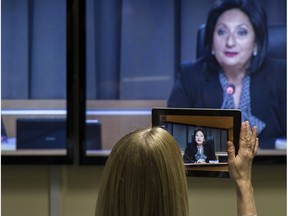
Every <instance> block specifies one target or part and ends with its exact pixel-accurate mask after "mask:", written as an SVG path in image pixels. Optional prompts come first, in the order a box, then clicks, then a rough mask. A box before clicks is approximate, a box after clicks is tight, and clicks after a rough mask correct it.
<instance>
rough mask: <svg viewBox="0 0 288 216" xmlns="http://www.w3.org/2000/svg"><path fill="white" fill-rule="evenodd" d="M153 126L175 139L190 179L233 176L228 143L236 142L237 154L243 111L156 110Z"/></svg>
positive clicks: (154, 111) (153, 114)
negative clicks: (228, 157) (229, 161)
mask: <svg viewBox="0 0 288 216" xmlns="http://www.w3.org/2000/svg"><path fill="white" fill-rule="evenodd" d="M152 126H153V127H156V126H158V127H161V128H164V129H166V130H167V131H168V132H169V133H170V134H171V135H172V136H173V137H174V138H175V140H176V141H177V143H178V145H179V148H180V151H181V154H182V158H183V163H184V164H185V168H186V170H187V175H188V176H199V177H224V178H227V177H229V172H228V163H227V151H226V143H227V141H228V140H230V141H232V142H233V143H234V145H235V149H236V151H235V153H236V154H237V152H238V149H239V135H240V128H241V111H240V110H237V109H233V110H232V109H231V110H230V109H196V108H162V107H155V108H153V109H152ZM199 131H200V132H199ZM201 136H202V139H203V141H202V142H201V138H199V137H201ZM202 144H203V145H202ZM201 146H202V147H201Z"/></svg>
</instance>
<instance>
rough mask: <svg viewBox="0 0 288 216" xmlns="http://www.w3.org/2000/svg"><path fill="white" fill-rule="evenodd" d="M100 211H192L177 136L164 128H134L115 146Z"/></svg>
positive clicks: (129, 214) (127, 215)
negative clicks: (189, 209)
mask: <svg viewBox="0 0 288 216" xmlns="http://www.w3.org/2000/svg"><path fill="white" fill-rule="evenodd" d="M101 180H102V181H101V184H100V190H99V194H98V201H97V208H96V215H97V216H101V215H102V216H109V215H115V216H116V215H123V216H136V215H137V216H140V215H147V216H148V215H149V216H153V215H157V216H159V215H165V216H169V215H171V216H172V215H177V216H181V215H182V216H186V215H188V196H187V182H186V174H185V170H184V164H183V160H182V156H181V153H180V151H179V148H178V145H177V143H176V141H175V139H174V138H173V137H172V136H171V135H170V134H169V133H168V132H167V131H166V130H164V129H162V128H149V129H141V130H137V131H134V132H132V133H129V134H127V135H126V136H124V137H123V138H122V139H121V140H119V142H118V143H117V144H116V145H115V146H114V148H113V150H112V152H111V154H110V156H109V158H108V160H107V162H106V166H105V170H104V173H103V176H102V179H101Z"/></svg>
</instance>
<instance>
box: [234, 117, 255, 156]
mask: <svg viewBox="0 0 288 216" xmlns="http://www.w3.org/2000/svg"><path fill="white" fill-rule="evenodd" d="M258 146H259V140H258V138H257V127H256V126H254V127H253V128H252V132H251V130H250V124H249V122H248V121H245V122H242V124H241V131H240V140H239V149H240V150H241V151H245V152H246V151H247V152H248V153H249V155H250V154H251V153H252V154H253V157H254V156H255V155H256V153H257V151H258Z"/></svg>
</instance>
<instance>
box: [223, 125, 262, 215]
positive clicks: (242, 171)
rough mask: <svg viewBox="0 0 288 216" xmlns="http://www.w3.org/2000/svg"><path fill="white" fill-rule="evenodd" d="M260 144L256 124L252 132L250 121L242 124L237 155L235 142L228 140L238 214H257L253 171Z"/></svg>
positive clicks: (231, 174) (229, 164)
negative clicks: (252, 179)
mask: <svg viewBox="0 0 288 216" xmlns="http://www.w3.org/2000/svg"><path fill="white" fill-rule="evenodd" d="M258 144H259V142H258V138H257V128H256V127H255V126H254V127H253V128H252V133H251V131H250V124H249V122H248V121H246V122H243V123H242V125H241V131H240V140H239V150H238V154H237V155H236V156H235V147H234V145H233V143H232V142H230V141H228V142H227V152H228V167H229V174H230V177H231V178H232V179H233V180H234V182H235V186H236V194H237V215H238V216H256V215H257V210H256V205H255V200H254V191H253V186H252V182H251V171H252V162H253V158H254V157H255V155H256V153H257V150H258Z"/></svg>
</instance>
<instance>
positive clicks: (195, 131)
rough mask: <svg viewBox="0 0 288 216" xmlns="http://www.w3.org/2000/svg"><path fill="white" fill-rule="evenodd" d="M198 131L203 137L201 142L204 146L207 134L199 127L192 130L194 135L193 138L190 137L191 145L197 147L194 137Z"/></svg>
mask: <svg viewBox="0 0 288 216" xmlns="http://www.w3.org/2000/svg"><path fill="white" fill-rule="evenodd" d="M198 131H201V132H202V133H203V135H204V142H203V144H205V142H206V139H207V134H206V132H205V130H204V129H203V128H201V127H197V128H196V129H195V130H194V133H193V136H192V143H193V144H194V145H197V143H196V141H195V137H196V134H197V132H198Z"/></svg>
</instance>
